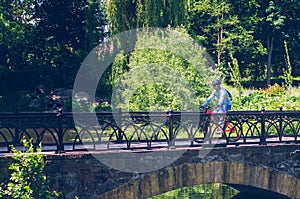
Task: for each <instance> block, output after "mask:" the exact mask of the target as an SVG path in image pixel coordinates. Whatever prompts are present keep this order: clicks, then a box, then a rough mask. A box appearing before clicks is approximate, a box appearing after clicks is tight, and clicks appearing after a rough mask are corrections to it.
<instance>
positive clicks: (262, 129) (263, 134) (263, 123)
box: [260, 108, 267, 145]
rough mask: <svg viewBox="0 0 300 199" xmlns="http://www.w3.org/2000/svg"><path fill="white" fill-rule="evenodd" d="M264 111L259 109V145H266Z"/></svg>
mask: <svg viewBox="0 0 300 199" xmlns="http://www.w3.org/2000/svg"><path fill="white" fill-rule="evenodd" d="M264 113H265V109H264V108H262V109H261V135H260V144H262V145H266V144H267V143H266V124H265V115H264Z"/></svg>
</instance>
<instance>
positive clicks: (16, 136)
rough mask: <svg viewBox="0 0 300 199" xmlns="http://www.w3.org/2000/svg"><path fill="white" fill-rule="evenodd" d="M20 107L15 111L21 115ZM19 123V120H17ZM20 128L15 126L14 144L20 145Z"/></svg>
mask: <svg viewBox="0 0 300 199" xmlns="http://www.w3.org/2000/svg"><path fill="white" fill-rule="evenodd" d="M19 113H20V108H19V107H18V108H17V109H16V111H15V115H19ZM16 124H18V122H16ZM20 139H21V138H20V129H19V128H18V127H15V136H14V137H13V146H14V147H16V146H20Z"/></svg>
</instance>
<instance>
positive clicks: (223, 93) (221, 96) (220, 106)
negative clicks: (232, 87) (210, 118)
mask: <svg viewBox="0 0 300 199" xmlns="http://www.w3.org/2000/svg"><path fill="white" fill-rule="evenodd" d="M212 86H213V88H214V91H213V92H212V93H211V95H210V96H209V97H208V98H207V99H206V101H205V102H204V103H203V104H202V105H201V106H200V108H202V109H203V108H205V107H206V106H207V105H208V104H209V103H210V102H211V101H212V100H213V99H214V98H216V99H217V101H218V103H217V105H216V106H215V107H214V109H213V111H212V113H218V114H225V113H226V112H227V111H229V110H231V106H232V99H231V94H230V93H229V92H228V91H227V90H226V89H225V88H222V87H221V81H220V80H219V79H216V80H214V81H212ZM216 121H217V123H218V126H219V128H218V131H217V133H222V132H221V129H222V128H221V127H222V125H223V124H224V117H221V116H219V117H217V118H216Z"/></svg>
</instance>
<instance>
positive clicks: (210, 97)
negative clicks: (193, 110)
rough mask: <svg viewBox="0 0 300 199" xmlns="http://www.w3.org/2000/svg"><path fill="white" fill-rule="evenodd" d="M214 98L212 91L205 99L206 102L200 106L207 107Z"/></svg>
mask: <svg viewBox="0 0 300 199" xmlns="http://www.w3.org/2000/svg"><path fill="white" fill-rule="evenodd" d="M214 97H215V91H213V92H212V93H211V94H210V96H209V97H208V98H207V99H206V101H205V102H204V103H203V104H202V106H207V105H208V104H209V103H210V101H211V100H212V99H213V98H214Z"/></svg>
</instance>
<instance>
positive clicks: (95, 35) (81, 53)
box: [0, 0, 300, 111]
mask: <svg viewBox="0 0 300 199" xmlns="http://www.w3.org/2000/svg"><path fill="white" fill-rule="evenodd" d="M299 11H300V2H299V1H280V0H269V1H264V0H250V1H249V0H241V1H233V0H163V1H161V0H155V1H150V0H110V1H102V0H85V1H81V0H62V1H56V0H37V1H35V0H3V1H1V2H0V13H1V14H0V29H1V32H0V57H1V59H0V91H1V93H0V104H1V105H0V107H1V111H14V110H15V109H16V107H17V106H19V107H22V110H26V105H25V104H26V103H28V102H29V101H30V100H32V99H34V95H33V94H32V93H33V90H35V89H36V88H37V87H38V86H39V85H41V84H43V85H46V86H47V87H49V88H59V87H64V88H72V87H73V83H74V79H75V77H76V74H77V71H78V69H79V67H80V65H81V63H82V61H83V60H84V58H85V57H86V56H87V55H88V53H89V52H90V51H91V50H92V49H93V48H94V47H95V46H97V44H98V43H99V42H101V41H104V40H107V39H109V38H110V36H109V35H110V34H111V35H113V34H116V33H121V32H123V31H126V30H130V29H134V28H146V27H160V28H167V27H170V28H174V29H176V28H178V27H181V28H182V29H184V30H186V31H187V33H188V34H189V35H190V36H191V37H192V38H193V39H194V40H195V41H196V42H198V43H199V44H200V45H202V46H203V47H205V49H206V50H207V52H208V53H209V54H210V56H211V57H212V59H213V61H214V63H215V64H216V67H217V69H218V71H221V72H222V75H223V78H224V80H226V82H227V83H228V84H231V85H232V84H233V85H235V86H236V85H238V87H239V88H238V89H239V91H238V96H239V98H238V99H239V101H238V103H239V104H240V103H242V102H243V99H242V94H243V93H242V92H241V91H242V88H243V87H248V88H249V87H250V88H251V87H253V88H254V87H255V88H257V87H258V88H268V87H269V86H271V85H274V83H278V84H279V85H281V83H285V85H283V87H284V88H286V87H291V85H294V86H295V85H296V86H297V85H298V84H299V80H297V77H298V76H300V67H299V63H300V61H299V60H300V55H299V53H298V49H299V46H300V36H299V32H300V25H299V24H300V18H299V14H298V13H299ZM181 44H182V45H185V44H184V43H181ZM136 45H140V44H136ZM154 59H155V60H156V61H159V62H160V63H162V65H165V66H166V65H170V64H169V63H168V62H170V63H173V62H174V64H172V66H171V67H173V68H172V69H174V70H177V69H179V68H180V67H181V69H182V70H181V71H184V72H183V73H185V75H186V74H187V73H192V71H193V69H192V68H189V66H188V64H187V61H186V60H182V59H180V58H178V57H177V58H176V56H175V57H172V56H171V54H168V52H161V51H157V50H144V51H141V50H136V51H133V52H131V53H128V54H124V55H122V54H120V55H118V56H117V59H116V61H115V62H114V63H113V64H112V67H111V68H110V69H109V70H108V71H107V74H106V77H105V78H104V79H102V80H101V82H100V83H99V84H100V85H99V87H101V86H105V89H100V90H101V91H99V92H97V95H98V97H99V98H104V97H105V98H110V97H111V92H112V88H114V86H115V83H116V82H115V80H116V79H118V78H119V77H121V76H122V75H123V74H124V72H128V71H130V70H133V68H135V67H134V66H138V65H145V64H148V63H152V62H153V60H154ZM164 59H165V60H164ZM157 63H158V62H157ZM163 63H168V64H163ZM233 70H234V71H237V72H235V73H232V71H233ZM190 77H192V76H190ZM234 77H238V78H239V79H238V82H236V80H235V78H234ZM207 82H208V81H205V82H202V81H198V80H197V81H190V80H189V83H190V84H192V88H193V89H195V95H196V98H197V101H198V102H199V101H201V100H202V99H203V98H204V97H205V95H206V93H207V88H206V86H207V85H206V84H205V83H207ZM287 85H288V86H287ZM148 86H149V88H148V89H145V87H139V88H135V89H136V90H135V92H136V93H135V94H134V97H133V98H132V99H131V102H132V104H134V105H133V107H131V108H132V109H134V110H138V109H141V110H144V109H146V107H147V106H148V107H152V106H153V104H159V103H163V102H162V101H165V100H167V101H168V100H170V99H171V98H172V99H173V100H175V101H174V102H172V103H169V102H168V103H167V104H166V107H167V108H174V107H176V108H175V109H181V105H179V104H178V100H176V97H174V94H173V95H172V94H171V93H172V92H171V91H170V89H169V90H168V89H166V88H163V87H161V86H158V85H148ZM294 91H297V90H296V89H294ZM15 92H18V93H20V94H17V95H22V99H24V100H20V97H15V99H11V98H13V97H11V96H14V94H13V93H15ZM255 92H256V91H255ZM257 92H258V91H257ZM286 92H290V91H289V90H286ZM137 93H140V95H147V96H152V102H151V103H152V105H151V103H150V101H149V103H146V104H144V105H142V104H140V102H141V100H142V99H141V98H140V97H138V95H137ZM163 93H165V94H166V95H165V97H162V98H161V99H160V97H161V94H163ZM168 93H169V95H168ZM282 96H284V95H282ZM269 97H270V96H269ZM272 97H273V96H272ZM162 99H164V100H162ZM145 100H146V99H145ZM147 100H149V99H147ZM160 100H162V101H160ZM283 100H284V101H287V100H286V99H282V101H283ZM159 101H160V102H159ZM8 102H12V103H16V104H15V105H14V104H12V103H8ZM198 102H197V103H198ZM262 103H263V102H262ZM67 104H70V103H69V102H67ZM263 104H264V103H263ZM266 104H268V103H266ZM101 106H102V105H100V109H101ZM237 107H242V106H239V105H237ZM27 108H28V107H27ZM290 108H291V107H290ZM97 109H99V107H98V108H97ZM105 109H107V107H105Z"/></svg>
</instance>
